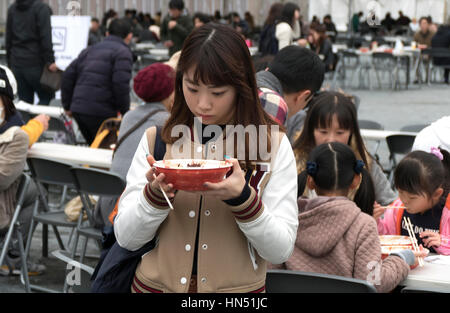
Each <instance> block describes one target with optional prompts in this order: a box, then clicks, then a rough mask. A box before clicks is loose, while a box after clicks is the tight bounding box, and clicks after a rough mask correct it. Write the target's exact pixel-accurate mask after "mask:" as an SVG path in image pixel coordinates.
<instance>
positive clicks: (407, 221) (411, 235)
mask: <svg viewBox="0 0 450 313" xmlns="http://www.w3.org/2000/svg"><path fill="white" fill-rule="evenodd" d="M403 220H404V221H405V225H406V229H407V230H408V234H409V238H410V239H411V242H412V245H413V248H414V251H416V252H420V249H419V246H418V244H417V239H416V236H415V235H414V231H413V228H412V225H411V220H410V219H409V217H406V216H404V217H403ZM417 260H418V261H419V266H423V264H424V263H423V259H422V258H421V257H417Z"/></svg>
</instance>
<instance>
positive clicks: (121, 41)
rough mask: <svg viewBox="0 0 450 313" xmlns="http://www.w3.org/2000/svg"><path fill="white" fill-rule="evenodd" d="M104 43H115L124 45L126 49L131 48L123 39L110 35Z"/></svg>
mask: <svg viewBox="0 0 450 313" xmlns="http://www.w3.org/2000/svg"><path fill="white" fill-rule="evenodd" d="M104 41H114V42H118V43H121V44H123V45H124V46H125V47H127V48H129V47H128V45H127V44H126V43H125V42H124V41H123V39H122V38H120V37H118V36H115V35H109V36H108V37H106V38H105V40H104Z"/></svg>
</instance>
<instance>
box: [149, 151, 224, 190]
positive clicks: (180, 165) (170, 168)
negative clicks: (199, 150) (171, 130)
mask: <svg viewBox="0 0 450 313" xmlns="http://www.w3.org/2000/svg"><path fill="white" fill-rule="evenodd" d="M153 166H154V167H155V168H156V175H159V174H160V173H163V174H164V175H165V176H166V177H165V182H166V183H167V184H172V185H173V187H174V189H175V190H185V191H205V190H207V189H206V188H205V187H204V186H203V184H204V183H206V182H210V183H219V182H221V181H223V180H224V179H225V176H226V174H227V173H228V171H229V170H230V169H231V167H232V164H231V163H229V162H226V161H217V160H196V159H175V160H163V161H157V162H155V163H154V164H153Z"/></svg>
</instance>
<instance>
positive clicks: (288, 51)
mask: <svg viewBox="0 0 450 313" xmlns="http://www.w3.org/2000/svg"><path fill="white" fill-rule="evenodd" d="M269 72H271V73H272V74H273V75H275V76H276V77H277V78H278V79H279V80H280V82H281V85H282V88H283V92H284V93H286V94H289V93H294V92H299V91H303V90H310V91H311V93H312V94H315V93H316V92H318V91H319V90H320V87H322V83H323V80H324V77H325V66H324V63H323V62H322V60H321V59H320V58H319V56H318V55H317V54H316V53H314V52H313V51H312V50H311V49H307V48H302V47H299V46H287V47H285V48H283V49H281V50H280V51H279V52H278V53H277V55H276V56H275V58H274V60H273V61H272V62H271V63H270V65H269Z"/></svg>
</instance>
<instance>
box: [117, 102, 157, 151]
mask: <svg viewBox="0 0 450 313" xmlns="http://www.w3.org/2000/svg"><path fill="white" fill-rule="evenodd" d="M164 111H165V109H159V110H155V111H152V112H150V113H148V114H146V115H145V116H144V117H143V118H142V119H141V120H139V122H137V123H136V124H134V126H133V127H131V128H130V129H129V130H128V131H127V132H126V133H125V134H124V135H123V136H121V137H120V139H119V140H118V141H117V143H116V147H115V149H114V153H113V156H114V154H115V153H116V151H117V149H119V146H120V145H121V144H122V142H124V141H125V139H126V138H127V137H128V136H130V135H131V134H132V133H133V132H134V131H135V130H136V129H138V128H139V127H140V126H141V125H142V124H144V123H145V122H146V121H147V120H148V119H149V118H150V117H152V116H153V115H155V114H156V113H159V112H164Z"/></svg>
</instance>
